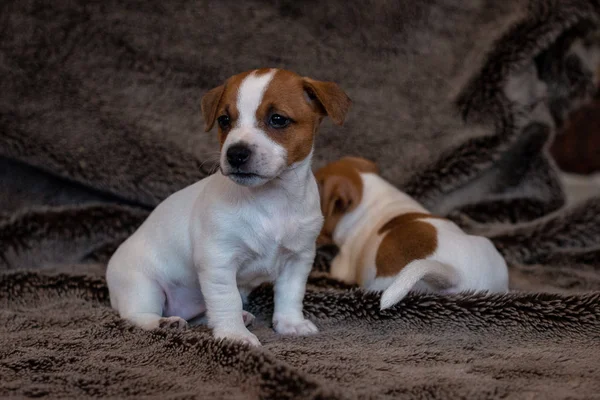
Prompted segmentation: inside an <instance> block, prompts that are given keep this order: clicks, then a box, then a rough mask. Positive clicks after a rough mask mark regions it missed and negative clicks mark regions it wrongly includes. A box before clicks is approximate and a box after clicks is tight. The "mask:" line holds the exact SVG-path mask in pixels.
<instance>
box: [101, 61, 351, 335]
mask: <svg viewBox="0 0 600 400" xmlns="http://www.w3.org/2000/svg"><path fill="white" fill-rule="evenodd" d="M350 103H351V102H350V99H349V98H348V96H346V94H345V93H344V92H343V91H342V90H341V89H340V88H339V87H338V85H336V84H335V83H331V82H319V81H315V80H312V79H309V78H303V77H301V76H298V75H296V74H295V73H293V72H290V71H285V70H278V69H260V70H254V71H249V72H245V73H242V74H239V75H235V76H233V77H231V78H229V79H228V80H227V81H226V82H225V83H224V84H223V85H222V86H219V87H217V88H214V89H212V90H210V91H209V92H208V93H207V94H206V95H205V96H204V97H203V99H202V114H203V116H204V121H205V123H206V126H205V129H206V131H207V132H208V131H209V130H210V129H211V128H212V127H213V125H214V123H215V121H217V122H218V125H219V140H220V143H221V156H220V161H219V164H220V171H218V172H217V173H215V174H214V175H211V176H209V177H207V178H205V179H203V180H201V181H199V182H197V183H195V184H193V185H191V186H189V187H187V188H185V189H183V190H181V191H179V192H177V193H175V194H173V195H172V196H170V197H169V198H167V199H166V200H165V201H164V202H162V203H161V204H160V205H159V206H158V207H157V208H156V209H155V210H154V211H153V212H152V214H150V216H149V217H148V219H147V220H146V221H145V222H144V223H143V224H142V226H141V227H140V228H139V229H138V230H137V231H136V232H135V233H134V234H133V235H132V236H131V237H130V238H129V239H128V240H127V241H125V242H124V243H123V244H122V245H121V246H120V247H119V248H118V249H117V251H116V252H115V254H114V255H113V257H112V258H111V260H110V262H109V264H108V270H107V273H106V279H107V283H108V288H109V291H110V300H111V304H112V306H113V308H115V309H116V310H118V311H119V313H120V315H121V317H123V318H125V319H127V320H129V321H131V322H132V323H133V324H135V325H137V326H139V327H142V328H145V329H153V328H158V327H163V326H166V327H173V328H179V329H182V328H185V327H186V326H187V324H188V322H187V321H189V320H191V319H201V318H203V316H204V314H205V313H206V317H207V320H208V321H207V322H208V324H209V326H210V327H212V328H213V333H214V335H215V336H216V337H217V338H228V339H233V340H237V341H241V342H245V343H249V344H252V345H260V342H259V341H258V339H257V338H256V336H255V335H253V334H252V333H250V331H248V329H247V328H246V325H247V324H249V323H250V322H251V321H252V319H253V318H254V317H253V316H252V315H251V314H249V313H247V312H245V311H243V310H242V303H243V302H244V301H245V299H246V296H247V295H248V294H249V293H250V291H251V290H252V289H253V288H255V287H257V286H258V285H260V284H261V283H263V282H271V281H274V282H275V289H274V290H275V299H274V303H275V310H274V315H273V327H274V329H275V330H276V331H277V332H278V333H282V334H297V335H307V334H312V333H315V332H317V328H316V327H315V325H314V324H313V323H312V322H310V321H308V320H306V319H305V318H304V316H303V314H302V300H303V297H304V291H305V285H306V280H307V277H308V274H309V272H310V269H311V266H312V263H313V260H314V256H315V247H316V245H315V239H316V238H317V235H318V233H319V231H320V229H321V226H322V224H323V216H322V214H321V209H320V206H319V193H318V188H317V184H316V182H315V178H314V175H313V173H312V170H311V158H312V154H313V139H314V136H315V133H316V131H317V128H318V126H319V124H320V122H321V120H322V118H323V117H324V116H326V115H328V116H329V117H331V118H332V120H333V122H335V123H336V124H338V125H341V124H342V123H343V121H344V118H345V115H346V112H347V110H348V108H349V106H350Z"/></svg>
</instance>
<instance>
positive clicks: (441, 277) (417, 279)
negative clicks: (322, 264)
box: [315, 157, 508, 310]
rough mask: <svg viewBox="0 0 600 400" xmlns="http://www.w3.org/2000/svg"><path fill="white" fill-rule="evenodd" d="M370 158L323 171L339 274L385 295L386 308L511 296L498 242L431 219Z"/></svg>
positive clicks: (324, 238)
mask: <svg viewBox="0 0 600 400" xmlns="http://www.w3.org/2000/svg"><path fill="white" fill-rule="evenodd" d="M378 172H379V171H378V168H377V166H376V165H375V164H374V163H373V162H371V161H368V160H365V159H363V158H356V157H345V158H342V159H341V160H339V161H337V162H333V163H331V164H328V165H326V166H325V167H323V168H321V169H319V170H318V171H317V172H316V173H315V177H316V179H317V183H318V185H319V189H320V193H321V209H322V212H323V215H324V216H325V223H324V224H323V229H322V231H321V234H320V235H319V243H320V244H326V243H331V242H333V243H335V244H336V245H337V246H338V247H339V248H340V251H339V253H338V254H337V255H336V257H335V258H334V259H333V261H332V263H331V275H332V276H333V277H335V278H337V279H339V280H342V281H344V282H347V283H358V284H359V285H361V286H362V287H364V288H366V289H367V290H373V291H382V290H383V291H384V292H383V294H382V297H381V303H380V307H381V309H382V310H383V309H386V308H389V307H391V306H393V305H394V304H396V303H398V302H399V301H400V300H402V298H404V296H406V294H407V293H408V292H409V291H410V290H415V291H421V292H436V293H458V292H463V291H489V292H507V291H508V269H507V266H506V262H505V261H504V258H502V256H501V255H500V253H498V250H496V248H495V247H494V245H493V244H492V242H491V241H490V240H489V239H487V238H484V237H480V236H472V235H467V234H466V233H464V232H463V231H462V230H461V229H460V228H459V227H458V226H457V225H456V224H454V223H453V222H451V221H449V220H446V219H443V218H440V217H436V216H433V215H431V214H430V213H429V212H428V211H427V210H426V209H425V208H423V207H422V206H421V205H420V204H419V203H417V202H416V201H415V200H413V199H412V198H411V197H409V196H408V195H406V194H405V193H403V192H401V191H399V190H398V189H396V188H395V187H394V186H392V185H391V184H389V183H388V182H386V181H385V180H383V179H382V178H381V177H380V176H379V175H378Z"/></svg>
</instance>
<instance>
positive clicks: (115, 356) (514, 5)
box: [0, 0, 600, 399]
mask: <svg viewBox="0 0 600 400" xmlns="http://www.w3.org/2000/svg"><path fill="white" fill-rule="evenodd" d="M599 18H600V5H599V4H598V2H596V1H583V0H582V1H576V0H569V1H558V0H557V1H552V0H539V1H518V0H512V1H504V2H500V1H495V0H468V1H464V0H460V1H459V0H428V1H411V0H400V1H384V0H380V1H374V0H370V1H363V2H355V3H352V2H346V1H343V0H332V1H321V2H319V1H312V0H310V1H302V2H298V1H291V0H289V1H285V0H282V1H277V2H268V1H260V0H252V1H243V2H238V1H216V0H215V1H192V0H176V1H158V0H145V1H126V0H111V1H83V0H80V1H76V0H74V1H66V0H54V1H32V0H19V1H10V0H5V1H3V2H1V4H0V93H1V94H0V304H1V306H0V312H1V319H2V321H3V323H2V324H0V396H1V397H10V396H15V397H24V396H29V397H34V396H44V395H46V396H48V397H52V398H59V397H72V398H86V397H108V396H110V397H140V396H147V397H154V398H160V399H162V398H184V397H189V398H192V397H196V398H215V399H217V398H273V399H283V398H321V399H325V398H332V399H333V398H336V399H337V398H386V397H390V398H395V397H402V396H407V397H415V398H459V397H463V398H496V397H504V398H529V397H541V398H566V397H573V398H593V397H594V396H597V395H598V393H600V368H599V367H598V362H597V360H598V358H599V356H600V347H599V346H598V343H599V340H600V312H599V311H600V310H599V307H600V305H599V304H600V303H599V294H598V291H600V272H599V271H600V199H598V198H592V199H590V200H588V201H587V202H586V203H584V204H576V205H574V206H573V207H571V208H569V209H566V208H565V207H564V194H563V192H562V189H561V186H560V183H559V180H558V178H557V173H556V170H555V168H554V164H553V162H552V161H551V160H550V158H549V157H548V155H547V151H546V149H547V147H548V143H549V141H550V140H551V138H552V136H553V135H554V132H555V131H556V130H557V128H560V127H561V126H562V125H563V123H564V121H565V120H566V118H567V116H568V114H569V113H570V112H571V111H572V110H575V109H577V108H579V107H580V106H581V105H582V104H584V103H585V102H586V101H587V100H588V99H589V98H590V97H591V96H593V95H594V93H595V90H596V89H595V88H596V87H597V83H598V77H597V76H596V74H595V73H596V71H598V65H599V64H600V51H599V47H598V35H597V33H596V29H597V25H598V21H599ZM265 66H272V67H284V68H287V69H291V70H294V71H296V72H298V73H301V74H303V75H306V76H310V77H312V78H315V79H321V80H331V81H335V82H337V83H339V84H340V86H341V87H342V88H344V90H346V91H347V93H348V94H349V95H350V97H351V98H352V99H353V101H354V104H353V107H352V109H351V112H350V115H349V118H348V121H347V122H346V124H345V125H344V127H342V128H339V127H334V125H333V124H332V123H331V122H329V121H326V122H325V123H324V124H323V126H322V129H321V130H320V132H319V136H318V139H317V143H316V146H315V159H314V164H315V168H316V167H319V166H321V165H323V164H324V163H325V162H327V161H331V160H334V159H336V158H338V157H340V156H343V155H360V156H364V157H367V158H371V159H373V160H376V161H377V162H378V163H379V165H380V167H381V169H382V171H383V172H382V174H383V176H384V177H385V178H387V179H389V180H390V181H391V182H392V183H394V184H395V185H397V186H398V187H400V188H402V189H403V190H406V191H407V192H408V193H409V194H411V195H413V196H414V197H415V198H417V199H418V200H419V201H422V202H423V203H424V204H425V205H426V206H427V207H429V208H430V209H431V210H432V211H434V212H437V213H439V214H442V215H447V216H449V217H450V218H452V219H453V220H455V221H456V222H457V223H459V224H460V225H461V226H463V227H464V228H465V229H466V230H467V231H469V232H473V233H478V234H482V235H486V236H489V237H490V238H491V239H492V240H493V241H494V243H495V244H496V245H497V247H498V248H499V249H500V251H501V252H502V253H503V254H504V255H505V256H506V258H507V260H508V261H509V263H510V274H511V287H512V289H513V293H511V294H508V295H504V296H484V295H473V294H462V295H459V296H450V297H441V296H430V295H409V296H408V297H407V298H406V299H405V300H404V301H402V302H401V303H400V304H398V305H397V306H396V307H394V308H392V309H390V310H386V311H385V312H380V311H379V310H378V296H379V295H378V294H376V293H364V292H362V291H360V290H358V289H357V288H353V287H348V286H346V285H344V284H342V283H340V282H336V281H334V280H332V279H330V278H329V277H328V276H327V269H328V265H329V260H330V259H331V256H332V254H333V252H334V251H335V249H332V248H322V249H320V250H319V252H318V255H317V259H316V262H315V271H314V273H313V275H312V276H311V278H310V281H309V285H308V291H307V296H306V301H305V312H306V314H307V316H308V317H309V318H311V319H312V320H313V321H315V323H316V324H317V325H318V327H319V328H320V330H321V332H320V334H319V335H317V336H314V337H309V338H291V337H281V336H278V335H276V334H275V333H274V332H273V331H272V329H271V327H270V323H269V321H270V315H271V313H272V289H271V287H270V286H268V285H267V286H264V287H261V288H259V289H257V290H256V291H255V292H254V293H253V294H252V295H251V297H250V304H249V306H248V307H249V310H250V311H251V312H253V313H254V314H255V315H256V316H257V320H256V322H255V323H254V325H253V326H252V327H251V330H252V331H253V332H255V333H256V334H257V336H258V338H259V339H260V340H261V342H262V343H263V344H264V346H263V347H262V348H260V349H248V348H243V347H241V346H239V345H235V344H230V343H226V342H217V341H215V340H213V339H212V338H211V336H210V332H209V330H208V329H206V328H203V327H197V328H194V329H191V330H189V331H186V332H183V333H175V332H169V331H164V330H157V331H153V332H145V331H141V330H139V329H137V328H133V327H132V326H131V325H129V324H128V323H126V322H124V321H122V320H120V319H119V318H118V316H117V315H116V313H115V312H114V311H113V310H112V309H110V307H109V306H108V293H107V289H106V284H105V281H104V270H105V264H106V261H107V260H108V258H109V257H110V255H111V254H112V252H113V251H114V250H115V248H116V246H118V244H119V243H121V242H122V241H123V240H124V239H125V238H126V237H127V236H128V235H130V234H131V233H132V232H133V231H134V230H135V229H136V228H137V227H138V226H139V225H140V224H141V223H142V221H143V220H144V219H145V218H146V217H147V215H148V213H149V212H150V211H151V210H152V208H153V207H155V206H156V205H157V204H158V203H159V202H160V201H161V200H162V199H164V198H165V197H166V196H168V195H169V194H170V193H173V192H174V191H176V190H178V189H181V188H183V187H185V186H187V185H189V184H191V183H193V182H195V181H197V180H198V179H201V178H203V177H205V176H207V174H209V173H210V172H211V170H213V168H214V165H215V162H216V160H217V154H218V153H217V148H218V145H217V138H216V134H215V133H214V132H211V133H204V132H203V129H202V127H203V121H202V118H201V116H200V113H199V103H200V98H201V97H202V95H203V94H204V93H205V92H206V91H207V90H209V89H211V88H212V87H214V86H217V85H219V84H220V83H222V81H223V80H224V79H226V78H227V77H229V76H231V75H233V74H235V73H238V72H241V71H244V70H247V69H251V68H258V67H265Z"/></svg>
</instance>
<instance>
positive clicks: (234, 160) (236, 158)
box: [227, 144, 252, 168]
mask: <svg viewBox="0 0 600 400" xmlns="http://www.w3.org/2000/svg"><path fill="white" fill-rule="evenodd" d="M251 154H252V151H251V150H250V149H249V148H248V146H247V145H245V144H234V145H233V146H231V147H230V148H229V149H227V162H229V165H231V166H232V167H233V168H239V167H241V166H242V165H244V164H245V163H246V162H247V161H248V159H250V155H251Z"/></svg>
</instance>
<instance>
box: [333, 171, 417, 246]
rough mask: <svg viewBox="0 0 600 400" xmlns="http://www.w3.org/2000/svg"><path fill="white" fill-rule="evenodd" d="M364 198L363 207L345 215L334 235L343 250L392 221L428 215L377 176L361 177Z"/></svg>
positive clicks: (412, 200) (415, 203)
mask: <svg viewBox="0 0 600 400" xmlns="http://www.w3.org/2000/svg"><path fill="white" fill-rule="evenodd" d="M361 179H362V181H363V196H362V200H361V202H360V204H359V205H358V206H357V207H356V208H355V209H354V210H352V211H350V212H349V213H347V214H346V215H344V216H343V217H342V218H341V219H340V222H339V223H338V224H337V226H336V228H335V231H334V233H333V241H334V242H335V244H336V245H338V246H340V247H341V246H342V245H343V244H344V243H346V242H347V241H348V240H353V239H354V238H355V237H356V236H357V235H361V236H364V237H369V236H370V233H369V234H367V233H368V232H372V231H374V230H376V229H378V228H379V227H380V226H381V225H383V224H384V223H386V222H387V221H388V220H389V219H390V218H393V217H395V216H397V215H401V214H405V213H409V212H421V213H428V211H427V210H426V209H425V208H423V206H421V205H420V204H419V203H417V202H416V201H415V200H414V199H413V198H412V197H410V196H409V195H407V194H406V193H404V192H401V191H400V190H398V189H397V188H396V187H394V186H393V185H392V184H390V183H389V182H387V181H386V180H384V179H383V178H381V177H380V176H379V175H377V174H372V173H362V174H361Z"/></svg>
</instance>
